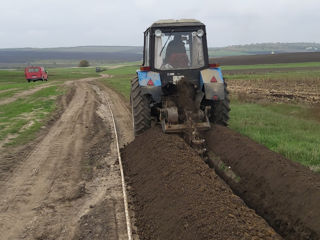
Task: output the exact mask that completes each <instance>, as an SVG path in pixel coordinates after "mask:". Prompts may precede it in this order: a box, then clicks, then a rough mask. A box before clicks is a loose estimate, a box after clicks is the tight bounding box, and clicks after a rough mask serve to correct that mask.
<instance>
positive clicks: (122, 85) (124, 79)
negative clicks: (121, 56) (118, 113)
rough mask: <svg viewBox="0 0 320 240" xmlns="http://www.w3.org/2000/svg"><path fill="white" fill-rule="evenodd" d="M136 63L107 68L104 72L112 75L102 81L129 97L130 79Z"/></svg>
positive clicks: (134, 72) (134, 74)
mask: <svg viewBox="0 0 320 240" xmlns="http://www.w3.org/2000/svg"><path fill="white" fill-rule="evenodd" d="M137 69H139V66H138V65H133V66H125V67H121V68H115V69H110V70H107V71H106V72H105V73H107V74H109V75H112V76H113V77H112V78H106V79H103V80H102V82H103V83H105V84H106V85H107V86H109V87H111V88H113V89H115V90H116V91H118V92H119V93H120V94H122V95H123V96H124V97H125V98H126V99H127V100H129V98H130V88H131V86H130V81H131V79H132V78H134V77H135V76H136V70H137Z"/></svg>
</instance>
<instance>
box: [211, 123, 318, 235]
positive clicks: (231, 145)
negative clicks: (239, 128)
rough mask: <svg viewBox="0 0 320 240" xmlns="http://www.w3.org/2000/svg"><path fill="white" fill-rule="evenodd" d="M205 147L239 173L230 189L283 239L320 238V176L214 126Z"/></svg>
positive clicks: (246, 139) (231, 183) (245, 138)
mask: <svg viewBox="0 0 320 240" xmlns="http://www.w3.org/2000/svg"><path fill="white" fill-rule="evenodd" d="M206 139H207V143H208V148H209V150H211V151H213V152H214V153H215V154H216V155H218V156H219V157H220V159H221V160H222V161H223V162H225V163H226V164H227V165H229V166H231V169H232V170H233V171H234V172H235V173H236V174H237V175H238V176H240V181H238V182H235V181H233V180H232V179H227V178H226V180H227V182H228V183H229V185H230V186H231V187H232V189H233V190H234V191H235V192H236V193H237V194H238V195H240V196H241V198H242V199H243V200H244V201H245V202H246V203H247V204H248V205H249V206H250V207H252V208H253V209H255V210H256V211H257V213H258V214H259V215H261V216H263V217H264V218H265V219H266V220H267V221H268V222H269V223H270V224H271V226H273V227H274V228H275V229H276V230H277V231H278V232H279V233H280V234H281V235H282V236H284V237H285V238H286V239H292V240H298V239H308V240H312V239H320V175H319V174H317V173H314V172H312V171H310V170H309V169H307V168H306V167H304V166H302V165H300V164H298V163H295V162H292V161H290V160H288V159H286V158H284V157H283V156H281V155H280V154H277V153H275V152H272V151H271V150H269V149H267V148H266V147H264V146H262V145H260V144H257V143H256V142H254V141H252V140H250V139H249V138H247V137H244V136H241V135H240V134H238V133H235V132H234V131H232V130H230V129H228V128H225V127H221V126H215V127H213V128H212V130H211V131H209V132H208V133H207V136H206Z"/></svg>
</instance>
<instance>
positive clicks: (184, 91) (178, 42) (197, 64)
mask: <svg viewBox="0 0 320 240" xmlns="http://www.w3.org/2000/svg"><path fill="white" fill-rule="evenodd" d="M131 106H132V118H133V125H134V133H135V135H139V134H141V133H143V132H144V131H145V130H146V129H148V128H150V127H151V124H152V122H159V123H160V124H161V126H162V129H163V131H164V132H165V133H170V132H173V133H179V132H192V134H194V132H195V131H197V132H201V131H204V130H208V129H209V128H210V123H216V124H221V125H225V126H226V125H227V124H228V120H229V111H230V108H229V98H228V91H227V85H226V83H225V81H224V79H223V76H222V73H221V69H220V68H219V66H218V65H217V64H209V57H208V47H207V39H206V28H205V25H204V24H203V23H201V22H200V21H197V20H192V19H181V20H160V21H157V22H155V23H153V24H152V25H151V26H150V27H149V28H148V29H147V30H146V31H145V32H144V51H143V64H142V66H141V67H140V70H137V77H136V78H134V79H133V80H132V81H131ZM190 130H192V131H190ZM193 141H196V139H193Z"/></svg>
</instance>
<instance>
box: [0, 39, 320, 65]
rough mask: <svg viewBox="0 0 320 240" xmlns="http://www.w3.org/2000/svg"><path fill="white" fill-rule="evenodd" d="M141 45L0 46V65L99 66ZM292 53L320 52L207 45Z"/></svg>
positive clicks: (296, 46) (311, 47) (138, 56)
mask: <svg viewBox="0 0 320 240" xmlns="http://www.w3.org/2000/svg"><path fill="white" fill-rule="evenodd" d="M142 52H143V47H142V46H80V47H59V48H10V49H0V68H16V67H24V66H28V65H31V64H33V65H38V64H39V65H43V66H46V67H72V66H77V64H78V63H79V61H80V60H81V59H86V60H88V61H89V62H90V63H91V65H93V66H98V65H103V64H109V63H119V62H131V61H141V60H142ZM293 52H320V44H319V43H258V44H248V45H234V46H227V47H219V48H212V47H211V48H209V56H210V58H212V57H214V58H217V57H224V56H239V55H257V54H278V53H293Z"/></svg>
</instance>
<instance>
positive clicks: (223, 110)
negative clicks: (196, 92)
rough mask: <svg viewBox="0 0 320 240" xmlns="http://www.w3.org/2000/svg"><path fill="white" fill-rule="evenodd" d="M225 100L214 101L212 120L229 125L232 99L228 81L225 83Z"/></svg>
mask: <svg viewBox="0 0 320 240" xmlns="http://www.w3.org/2000/svg"><path fill="white" fill-rule="evenodd" d="M224 94H225V95H224V96H225V98H224V100H221V101H217V102H213V104H212V106H211V116H210V122H212V123H215V124H219V125H223V126H228V121H229V112H230V99H229V91H228V90H227V83H226V82H225V83H224Z"/></svg>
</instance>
